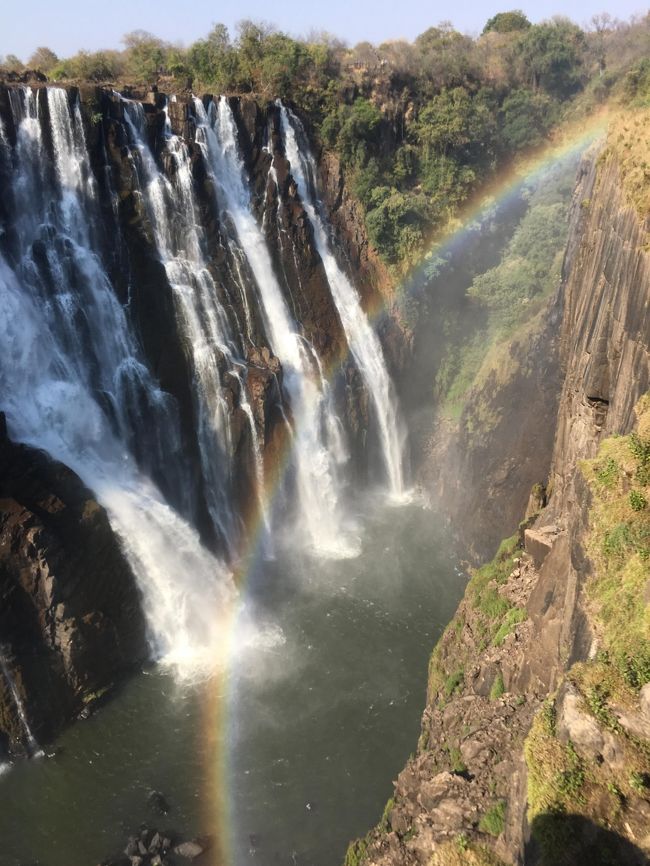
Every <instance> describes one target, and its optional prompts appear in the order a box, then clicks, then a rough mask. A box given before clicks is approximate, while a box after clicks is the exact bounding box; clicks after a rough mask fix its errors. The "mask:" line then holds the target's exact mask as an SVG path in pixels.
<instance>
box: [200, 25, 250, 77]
mask: <svg viewBox="0 0 650 866" xmlns="http://www.w3.org/2000/svg"><path fill="white" fill-rule="evenodd" d="M187 63H188V65H189V67H190V71H191V72H192V74H193V75H194V76H195V77H196V78H198V79H199V81H201V82H204V83H205V84H211V85H214V86H215V87H216V88H217V89H218V90H231V89H233V88H234V86H235V82H236V81H237V76H238V70H239V61H238V56H237V52H236V51H235V49H234V47H233V45H232V43H231V41H230V34H229V33H228V28H227V27H226V26H225V24H215V25H214V27H213V28H212V30H211V31H210V32H209V33H208V35H207V37H206V38H205V39H199V40H198V41H197V42H195V43H194V44H193V45H191V46H190V49H189V51H188V53H187Z"/></svg>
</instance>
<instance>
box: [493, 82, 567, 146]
mask: <svg viewBox="0 0 650 866" xmlns="http://www.w3.org/2000/svg"><path fill="white" fill-rule="evenodd" d="M555 114H556V112H555V110H554V106H553V103H552V102H551V100H550V99H549V97H548V96H546V94H544V93H532V91H530V90H526V89H524V88H521V89H519V90H514V91H513V92H512V93H510V95H509V96H507V97H506V99H504V101H503V105H502V107H501V117H502V123H503V126H502V130H501V135H502V138H503V142H504V144H505V146H506V148H507V149H508V150H520V149H521V148H524V147H535V146H536V145H538V144H541V143H542V141H543V140H544V137H545V135H546V133H547V132H548V130H549V129H550V127H551V126H552V124H553V121H554V119H555Z"/></svg>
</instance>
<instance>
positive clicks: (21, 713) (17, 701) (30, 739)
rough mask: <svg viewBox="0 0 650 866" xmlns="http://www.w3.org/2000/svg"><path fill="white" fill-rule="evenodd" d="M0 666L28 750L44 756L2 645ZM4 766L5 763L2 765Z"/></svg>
mask: <svg viewBox="0 0 650 866" xmlns="http://www.w3.org/2000/svg"><path fill="white" fill-rule="evenodd" d="M0 668H2V674H3V676H4V678H5V681H6V683H7V686H8V687H9V691H10V692H11V697H12V698H13V702H14V706H15V707H16V712H17V713H18V718H19V719H20V724H21V725H22V729H23V734H24V736H25V742H26V743H27V751H28V754H29V757H30V758H42V757H43V754H44V753H43V750H42V749H41V747H40V746H39V745H38V743H37V742H36V737H35V736H34V734H33V733H32V729H31V728H30V726H29V721H28V720H27V713H26V712H25V707H24V706H23V702H22V700H21V697H20V693H19V691H18V688H17V687H16V683H15V682H14V678H13V677H12V675H11V671H10V669H9V665H8V664H7V658H6V656H5V651H4V649H2V648H1V647H0ZM1 766H4V765H0V767H1Z"/></svg>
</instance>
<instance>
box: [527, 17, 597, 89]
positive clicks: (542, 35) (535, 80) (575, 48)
mask: <svg viewBox="0 0 650 866" xmlns="http://www.w3.org/2000/svg"><path fill="white" fill-rule="evenodd" d="M585 47H586V43H585V36H584V33H583V32H582V30H581V29H580V28H579V27H577V26H576V25H575V24H573V23H571V21H569V20H568V19H566V18H556V19H555V20H553V21H548V22H545V23H543V24H534V25H533V26H532V27H530V29H529V30H528V31H527V32H526V35H525V36H524V38H523V39H522V41H521V44H520V46H519V54H520V60H521V65H522V73H523V75H524V76H528V79H529V81H530V84H531V86H532V88H533V90H538V89H539V88H542V89H543V90H545V91H546V92H547V93H549V94H551V96H554V97H556V98H558V99H564V98H566V97H568V96H571V95H572V94H574V93H576V91H578V90H579V89H580V88H581V87H582V84H583V70H582V67H583V60H584V52H585Z"/></svg>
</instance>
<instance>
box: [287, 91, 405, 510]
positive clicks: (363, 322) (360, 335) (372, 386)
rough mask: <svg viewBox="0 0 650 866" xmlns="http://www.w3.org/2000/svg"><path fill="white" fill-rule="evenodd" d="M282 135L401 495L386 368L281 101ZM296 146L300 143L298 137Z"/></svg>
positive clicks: (295, 121) (296, 125) (311, 166)
mask: <svg viewBox="0 0 650 866" xmlns="http://www.w3.org/2000/svg"><path fill="white" fill-rule="evenodd" d="M277 105H278V107H279V109H280V118H281V127H282V136H283V139H284V147H285V152H286V155H287V159H288V160H289V163H290V165H291V174H292V176H293V179H294V181H295V182H296V184H297V187H298V192H299V193H300V197H301V199H302V204H303V207H304V208H305V210H306V211H307V215H308V216H309V219H310V222H311V224H312V227H313V229H314V238H315V241H316V248H317V250H318V253H319V255H320V257H321V259H322V261H323V265H324V267H325V273H326V275H327V280H328V282H329V286H330V290H331V292H332V297H333V299H334V303H335V304H336V308H337V310H338V313H339V316H340V317H341V323H342V324H343V328H344V330H345V335H346V338H347V341H348V345H349V347H350V351H351V352H352V355H353V357H354V360H355V362H356V364H357V367H358V368H359V371H360V372H361V375H362V376H363V379H364V382H365V383H366V386H367V388H368V391H369V393H370V397H371V399H372V404H373V406H374V409H375V415H376V417H377V422H378V425H379V431H380V438H381V446H382V454H383V458H384V463H385V467H386V474H387V477H388V484H389V489H390V493H391V495H392V496H393V497H395V498H401V497H403V496H404V474H403V472H404V470H403V463H404V456H403V442H404V436H403V433H402V431H401V430H400V428H399V420H398V414H397V400H396V396H395V394H394V391H393V387H392V383H391V380H390V377H389V375H388V371H387V369H386V363H385V360H384V356H383V352H382V348H381V344H380V342H379V338H378V337H377V335H376V333H375V332H374V330H373V329H372V327H371V325H370V322H369V321H368V318H367V316H366V314H365V313H364V311H363V309H362V307H361V303H360V301H359V296H358V294H357V292H356V290H355V288H354V287H353V286H352V284H351V283H350V281H349V280H348V278H347V277H346V275H345V274H344V273H343V271H342V270H341V268H340V267H339V265H338V263H337V261H336V259H335V257H334V254H333V253H332V250H331V248H330V244H329V241H328V237H327V232H326V230H325V225H324V223H323V220H322V218H321V211H322V206H321V204H320V202H319V201H318V199H317V197H316V177H317V174H316V164H315V162H314V158H313V156H312V154H311V151H310V150H309V145H308V142H307V136H306V134H305V132H304V129H303V127H302V124H301V122H300V119H299V118H297V117H296V116H295V114H293V112H291V111H290V110H289V109H287V108H286V107H285V106H284V105H283V104H282V102H281V101H280V100H278V101H277ZM297 133H298V134H299V135H300V144H299V143H298V134H297Z"/></svg>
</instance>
